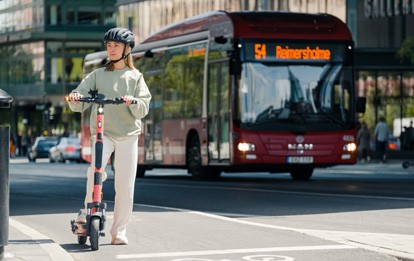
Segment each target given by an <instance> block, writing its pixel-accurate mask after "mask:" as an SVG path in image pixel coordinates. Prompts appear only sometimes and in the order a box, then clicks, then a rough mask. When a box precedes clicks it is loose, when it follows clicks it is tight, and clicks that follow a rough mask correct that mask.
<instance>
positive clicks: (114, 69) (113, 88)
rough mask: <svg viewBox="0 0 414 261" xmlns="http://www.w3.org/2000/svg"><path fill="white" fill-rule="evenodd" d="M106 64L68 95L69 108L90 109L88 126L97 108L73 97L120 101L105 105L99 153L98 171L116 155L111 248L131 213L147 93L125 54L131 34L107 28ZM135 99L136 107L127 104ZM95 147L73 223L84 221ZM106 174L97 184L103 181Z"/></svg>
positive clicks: (119, 241)
mask: <svg viewBox="0 0 414 261" xmlns="http://www.w3.org/2000/svg"><path fill="white" fill-rule="evenodd" d="M104 42H105V45H106V51H107V53H108V58H109V61H108V63H107V64H106V65H105V68H99V69H96V70H94V71H93V72H91V73H90V74H89V75H88V76H86V77H85V79H83V80H82V82H81V83H80V84H79V86H78V87H77V88H76V89H75V90H73V91H72V92H71V93H70V95H69V100H70V102H69V107H70V108H71V109H72V110H73V111H76V112H82V111H84V110H86V109H87V108H89V107H91V106H92V113H91V122H92V123H94V122H96V114H97V105H92V104H90V103H80V102H79V101H77V99H79V98H82V97H83V96H89V95H88V92H89V91H90V90H97V91H98V93H99V94H103V95H105V98H119V97H121V98H122V99H124V101H125V102H124V104H123V105H110V106H106V107H105V128H104V142H103V154H102V169H105V167H106V163H107V162H108V159H109V157H110V156H111V154H112V153H113V152H115V162H114V165H115V170H116V175H115V182H114V184H115V193H116V194H115V205H114V222H113V225H112V228H111V231H110V232H111V235H112V240H111V244H113V245H126V244H128V239H127V237H126V227H127V225H128V223H129V220H130V218H131V215H132V208H133V199H134V185H135V175H136V170H137V158H138V135H139V134H140V133H141V118H143V117H145V115H147V114H148V110H149V102H150V100H151V94H150V92H149V90H148V87H147V85H146V83H145V81H144V77H143V75H142V74H141V73H140V72H139V71H138V70H137V69H136V68H135V67H134V64H133V60H132V57H131V55H130V53H131V50H132V48H133V47H134V45H135V42H134V35H133V34H132V32H131V31H129V30H128V29H125V28H112V29H110V30H109V31H108V32H107V33H106V34H105V36H104ZM132 101H136V104H132ZM95 127H96V126H95V124H91V137H92V142H91V143H92V144H94V143H95V142H94V139H95V131H96V130H95ZM94 152H95V149H94V148H93V149H92V162H91V166H90V167H89V168H88V171H87V176H88V181H87V188H86V197H85V209H81V211H80V213H79V215H78V218H77V222H86V206H87V203H90V202H92V191H93V176H94V165H95V162H94V161H95V155H94ZM105 179H106V173H104V175H103V178H102V180H103V181H105Z"/></svg>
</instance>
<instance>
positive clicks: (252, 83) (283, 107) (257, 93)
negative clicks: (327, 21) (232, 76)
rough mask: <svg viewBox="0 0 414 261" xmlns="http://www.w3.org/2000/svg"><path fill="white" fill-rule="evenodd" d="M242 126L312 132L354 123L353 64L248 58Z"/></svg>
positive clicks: (240, 94)
mask: <svg viewBox="0 0 414 261" xmlns="http://www.w3.org/2000/svg"><path fill="white" fill-rule="evenodd" d="M239 83H240V84H239V86H238V88H239V90H238V98H239V99H238V103H239V112H240V113H239V117H240V122H241V127H244V128H249V129H256V130H279V131H292V132H308V131H322V130H341V129H349V128H352V127H354V124H353V123H352V122H353V121H354V115H352V113H351V112H352V109H351V106H354V104H353V99H352V97H354V91H353V88H352V85H353V81H352V68H351V67H349V66H346V65H344V64H343V63H338V62H336V63H312V64H310V63H290V64H287V63H269V62H263V63H260V62H244V63H243V64H242V73H241V78H240V82H239Z"/></svg>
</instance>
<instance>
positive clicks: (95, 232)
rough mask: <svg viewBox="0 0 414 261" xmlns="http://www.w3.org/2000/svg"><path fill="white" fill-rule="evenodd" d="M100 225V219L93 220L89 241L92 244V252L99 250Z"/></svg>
mask: <svg viewBox="0 0 414 261" xmlns="http://www.w3.org/2000/svg"><path fill="white" fill-rule="evenodd" d="M99 223H100V218H98V217H94V218H92V219H91V227H90V236H89V241H90V242H91V248H92V250H98V249H99V236H100V234H99Z"/></svg>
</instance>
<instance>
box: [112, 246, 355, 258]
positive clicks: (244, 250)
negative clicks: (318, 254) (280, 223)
mask: <svg viewBox="0 0 414 261" xmlns="http://www.w3.org/2000/svg"><path fill="white" fill-rule="evenodd" d="M353 248H356V247H353V246H348V245H321V246H293V247H267V248H242V249H222V250H205V251H186V252H165V253H147V254H129V255H117V256H116V258H117V259H143V258H159V257H184V256H206V255H225V254H244V253H268V252H282V251H312V250H332V249H335V250H336V249H353Z"/></svg>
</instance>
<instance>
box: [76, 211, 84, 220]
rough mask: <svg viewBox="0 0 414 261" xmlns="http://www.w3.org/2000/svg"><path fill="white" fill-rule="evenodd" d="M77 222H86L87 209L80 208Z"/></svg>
mask: <svg viewBox="0 0 414 261" xmlns="http://www.w3.org/2000/svg"><path fill="white" fill-rule="evenodd" d="M76 222H77V223H86V212H85V209H79V213H78V217H77V218H76Z"/></svg>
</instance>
